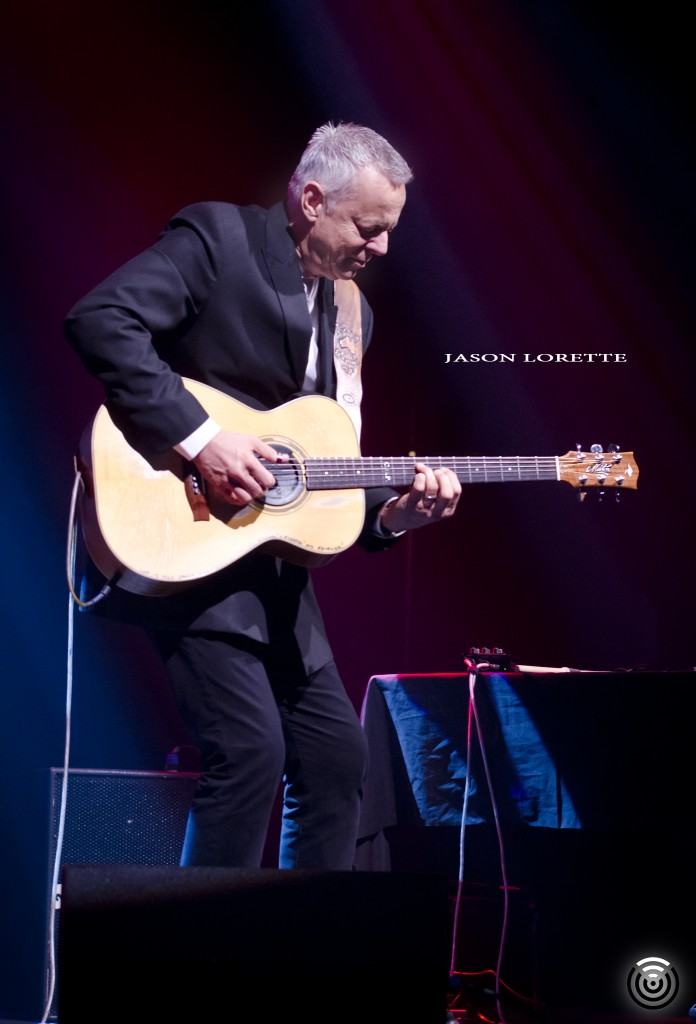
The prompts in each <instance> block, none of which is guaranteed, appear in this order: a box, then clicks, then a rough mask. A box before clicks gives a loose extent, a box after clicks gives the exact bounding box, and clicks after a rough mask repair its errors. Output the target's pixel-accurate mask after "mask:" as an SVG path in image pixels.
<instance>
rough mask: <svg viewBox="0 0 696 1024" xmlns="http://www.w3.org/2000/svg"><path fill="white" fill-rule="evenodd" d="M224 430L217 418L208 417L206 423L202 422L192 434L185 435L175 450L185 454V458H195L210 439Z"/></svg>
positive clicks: (175, 446)
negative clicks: (216, 420)
mask: <svg viewBox="0 0 696 1024" xmlns="http://www.w3.org/2000/svg"><path fill="white" fill-rule="evenodd" d="M221 430H222V427H221V426H220V425H219V424H218V423H216V422H215V420H211V419H208V420H206V421H205V423H201V425H200V427H198V428H197V429H196V430H194V432H193V433H192V434H189V436H188V437H185V438H184V440H183V441H180V442H179V444H175V445H174V450H175V451H177V452H178V453H179V455H183V457H184V458H185V459H195V457H196V456H197V455H198V454H200V452H202V451H203V449H204V448H205V446H206V445H207V444H208V442H209V441H212V440H213V438H214V437H215V435H216V434H219V432H220V431H221Z"/></svg>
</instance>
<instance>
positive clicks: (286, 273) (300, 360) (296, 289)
mask: <svg viewBox="0 0 696 1024" xmlns="http://www.w3.org/2000/svg"><path fill="white" fill-rule="evenodd" d="M264 255H265V258H266V264H267V266H268V272H269V274H270V276H271V280H272V282H273V287H274V288H275V290H276V294H277V296H278V301H279V303H280V307H281V310H282V312H283V317H284V318H285V326H286V331H287V338H288V346H289V352H290V360H291V362H292V368H293V374H294V376H295V379H296V381H297V387H298V389H299V388H300V387H301V386H302V382H303V380H304V375H305V370H306V368H307V359H308V356H309V340H310V337H311V333H312V326H311V323H310V320H309V312H308V310H307V300H306V298H305V293H304V287H303V285H302V277H301V275H300V267H299V264H298V261H297V254H296V252H295V246H294V244H293V240H292V237H291V235H290V232H289V230H288V217H287V211H286V209H285V205H284V203H278V204H277V205H276V206H273V207H271V209H270V210H269V211H268V220H267V222H266V251H265V254H264Z"/></svg>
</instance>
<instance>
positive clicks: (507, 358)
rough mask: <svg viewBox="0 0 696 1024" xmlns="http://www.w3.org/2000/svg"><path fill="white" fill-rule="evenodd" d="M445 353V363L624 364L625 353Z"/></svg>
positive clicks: (625, 360)
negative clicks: (519, 356)
mask: <svg viewBox="0 0 696 1024" xmlns="http://www.w3.org/2000/svg"><path fill="white" fill-rule="evenodd" d="M518 355H519V353H517V352H469V353H467V354H466V355H465V354H464V353H463V352H458V353H457V354H456V355H455V354H454V353H452V352H445V362H446V363H516V362H520V363H625V362H627V359H626V353H625V352H524V353H523V354H522V356H521V358H519V359H518Z"/></svg>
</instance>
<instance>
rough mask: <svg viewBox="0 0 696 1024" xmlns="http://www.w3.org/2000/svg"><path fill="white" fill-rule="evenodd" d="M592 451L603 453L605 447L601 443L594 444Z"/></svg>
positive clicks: (597, 453) (598, 453) (596, 453)
mask: <svg viewBox="0 0 696 1024" xmlns="http://www.w3.org/2000/svg"><path fill="white" fill-rule="evenodd" d="M590 451H591V452H594V454H595V455H601V453H602V452H603V451H604V449H603V448H602V446H601V444H593V445H592V447H591V448H590Z"/></svg>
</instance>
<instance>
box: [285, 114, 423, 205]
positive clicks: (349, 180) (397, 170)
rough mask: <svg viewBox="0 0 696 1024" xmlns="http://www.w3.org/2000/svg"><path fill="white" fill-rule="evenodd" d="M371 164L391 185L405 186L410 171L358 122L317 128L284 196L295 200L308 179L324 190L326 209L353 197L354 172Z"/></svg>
mask: <svg viewBox="0 0 696 1024" xmlns="http://www.w3.org/2000/svg"><path fill="white" fill-rule="evenodd" d="M365 167H374V168H375V169H376V170H377V171H379V172H380V174H383V175H384V177H385V178H386V179H387V181H389V182H390V183H391V184H392V185H394V186H396V185H408V183H409V182H410V181H411V180H412V179H413V171H412V170H411V168H410V167H409V166H408V164H407V163H406V161H405V160H404V158H403V157H402V156H401V155H400V154H399V153H397V151H396V150H395V149H394V147H393V146H392V145H390V143H388V142H387V140H386V139H383V138H382V136H381V135H378V134H377V132H374V131H372V129H371V128H365V127H363V125H359V124H349V123H343V122H341V123H339V124H332V123H331V122H330V121H329V122H328V123H327V124H324V125H322V126H321V128H317V130H316V131H315V132H314V134H313V135H312V137H311V139H310V140H309V142H308V143H307V146H306V148H305V150H304V153H303V154H302V156H301V157H300V162H299V164H298V165H297V167H296V169H295V172H294V173H293V175H292V177H291V178H290V182H289V184H288V198H289V199H290V200H291V201H294V202H298V201H299V198H300V195H301V193H302V189H303V188H304V186H305V185H306V184H307V182H308V181H316V182H317V183H318V184H319V185H321V187H322V189H323V190H324V195H325V199H326V205H327V212H330V211H331V208H332V207H333V206H334V205H335V204H336V203H339V202H342V201H343V200H344V199H352V198H353V197H354V196H355V194H356V193H355V175H356V173H357V172H358V171H360V170H362V169H363V168H365Z"/></svg>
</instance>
